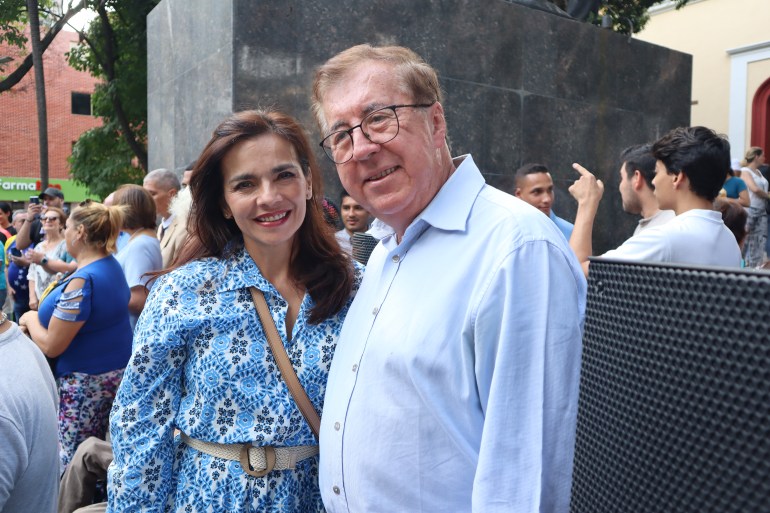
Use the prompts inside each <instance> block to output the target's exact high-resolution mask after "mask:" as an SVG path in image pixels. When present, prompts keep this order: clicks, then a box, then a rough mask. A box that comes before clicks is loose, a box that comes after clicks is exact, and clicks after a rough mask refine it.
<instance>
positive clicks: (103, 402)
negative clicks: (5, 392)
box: [56, 369, 123, 473]
mask: <svg viewBox="0 0 770 513" xmlns="http://www.w3.org/2000/svg"><path fill="white" fill-rule="evenodd" d="M122 377H123V369H118V370H114V371H110V372H105V373H104V374H85V373H81V372H73V373H71V374H65V375H63V376H60V377H59V378H57V379H56V386H57V388H58V389H59V459H60V462H61V468H60V470H61V473H64V470H66V468H67V465H69V463H70V461H72V456H73V455H74V454H75V450H76V449H77V448H78V445H80V443H81V442H83V441H84V440H85V439H86V438H88V437H89V436H95V437H97V438H101V439H102V440H104V438H105V436H106V435H107V426H108V421H109V416H110V408H112V402H113V400H114V399H115V392H117V390H118V385H119V384H120V379H121V378H122Z"/></svg>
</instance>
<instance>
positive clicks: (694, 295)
mask: <svg viewBox="0 0 770 513" xmlns="http://www.w3.org/2000/svg"><path fill="white" fill-rule="evenodd" d="M583 340H584V349H583V364H582V372H581V385H580V387H581V388H580V400H579V412H578V427H577V442H576V452H575V467H574V481H573V486H572V504H571V511H573V512H575V513H584V512H605V511H606V512H613V513H616V512H637V511H638V512H644V513H654V512H666V513H669V512H677V513H679V512H698V513H703V512H709V511H714V512H742V513H745V512H751V511H757V512H768V511H770V273H765V272H762V273H759V272H744V271H734V272H733V271H725V270H716V269H692V268H684V267H681V266H664V265H654V264H650V265H648V264H631V263H618V262H611V261H606V260H604V261H603V260H595V261H593V262H592V263H591V272H590V276H589V289H588V306H587V312H586V324H585V335H584V338H583Z"/></svg>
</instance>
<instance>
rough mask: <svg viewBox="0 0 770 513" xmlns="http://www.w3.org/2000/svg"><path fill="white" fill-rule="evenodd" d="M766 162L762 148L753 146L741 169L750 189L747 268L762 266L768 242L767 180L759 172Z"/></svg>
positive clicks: (745, 257) (745, 249)
mask: <svg viewBox="0 0 770 513" xmlns="http://www.w3.org/2000/svg"><path fill="white" fill-rule="evenodd" d="M764 162H765V153H764V151H762V148H759V147H757V146H753V147H751V148H749V150H748V151H747V152H746V158H745V159H744V160H743V162H742V164H743V168H741V178H743V181H744V182H746V187H748V189H749V199H750V200H751V205H750V206H749V208H748V214H749V220H748V221H747V222H746V230H747V231H748V232H749V234H748V235H747V236H746V244H745V245H744V246H743V259H744V260H745V261H746V267H759V266H761V265H762V260H763V258H764V252H765V242H766V241H767V206H766V205H767V200H768V194H767V186H768V184H767V178H765V177H764V176H762V173H760V172H759V166H761V165H762V164H764Z"/></svg>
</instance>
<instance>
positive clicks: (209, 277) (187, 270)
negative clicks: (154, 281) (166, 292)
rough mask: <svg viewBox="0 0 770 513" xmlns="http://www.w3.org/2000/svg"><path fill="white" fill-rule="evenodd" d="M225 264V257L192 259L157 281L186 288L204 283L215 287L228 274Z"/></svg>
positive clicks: (226, 262) (196, 286)
mask: <svg viewBox="0 0 770 513" xmlns="http://www.w3.org/2000/svg"><path fill="white" fill-rule="evenodd" d="M227 264H228V261H227V259H222V258H217V257H206V258H200V259H197V260H192V261H190V262H187V263H185V264H182V265H180V266H179V267H177V268H175V269H172V270H171V271H169V272H167V273H166V274H163V275H162V276H160V277H159V278H158V283H159V284H160V283H162V284H164V285H172V286H173V288H182V289H188V290H189V289H197V288H199V287H201V286H203V285H204V284H205V285H206V286H207V287H212V286H213V287H217V285H218V284H219V283H220V282H221V281H223V280H225V279H226V278H227V275H228V274H229V273H228V265H227Z"/></svg>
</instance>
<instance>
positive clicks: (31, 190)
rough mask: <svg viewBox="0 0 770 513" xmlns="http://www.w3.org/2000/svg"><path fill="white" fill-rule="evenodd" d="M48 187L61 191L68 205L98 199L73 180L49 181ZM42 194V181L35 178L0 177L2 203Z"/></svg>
mask: <svg viewBox="0 0 770 513" xmlns="http://www.w3.org/2000/svg"><path fill="white" fill-rule="evenodd" d="M48 186H49V187H56V188H57V189H61V191H62V192H63V193H64V201H66V202H67V203H76V202H80V201H83V200H84V199H86V198H91V199H96V197H95V196H93V195H92V194H88V191H87V190H86V188H85V186H83V185H80V184H76V183H75V182H73V181H72V180H61V179H52V180H49V182H48ZM41 192H42V191H41V190H40V180H37V179H35V178H17V177H13V176H3V177H0V201H29V197H30V196H37V195H38V194H40V193H41Z"/></svg>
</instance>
